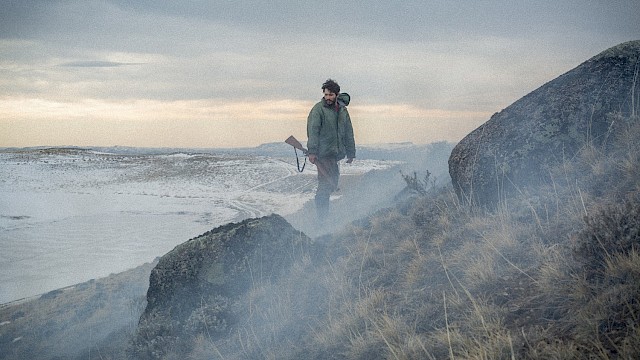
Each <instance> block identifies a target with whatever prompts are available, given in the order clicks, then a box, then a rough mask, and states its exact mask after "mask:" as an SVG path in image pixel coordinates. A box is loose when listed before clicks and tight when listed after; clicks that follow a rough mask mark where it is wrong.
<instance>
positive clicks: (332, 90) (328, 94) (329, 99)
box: [322, 79, 340, 105]
mask: <svg viewBox="0 0 640 360" xmlns="http://www.w3.org/2000/svg"><path fill="white" fill-rule="evenodd" d="M322 92H323V93H324V101H325V102H326V103H327V105H333V104H335V103H336V98H337V97H338V94H340V85H338V83H337V82H335V81H333V80H331V79H328V80H327V81H325V82H324V84H322Z"/></svg>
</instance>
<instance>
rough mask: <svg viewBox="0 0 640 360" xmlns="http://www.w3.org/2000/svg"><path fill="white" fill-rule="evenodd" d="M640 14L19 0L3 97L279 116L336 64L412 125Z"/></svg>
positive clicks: (357, 95)
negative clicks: (238, 108)
mask: <svg viewBox="0 0 640 360" xmlns="http://www.w3.org/2000/svg"><path fill="white" fill-rule="evenodd" d="M638 12H640V2H638V1H631V0H629V1H626V0H625V1H621V0H614V1H612V2H608V3H600V2H587V3H585V2H583V1H578V0H564V1H547V0H543V1H539V2H529V3H514V2H512V1H507V0H489V1H482V2H477V3H473V2H471V3H470V2H463V1H446V2H445V1H434V2H425V1H422V0H407V1H403V2H400V3H398V2H389V1H364V0H360V1H357V0H355V1H337V0H327V1H322V2H318V1H299V2H291V1H288V0H274V1H269V2H264V1H186V2H175V1H155V0H139V1H130V0H110V1H97V0H82V1H81V0H69V1H49V0H20V1H18V0H8V1H5V2H3V4H2V5H0V85H1V86H2V89H3V90H2V93H0V97H4V99H5V102H4V103H5V104H6V105H8V106H11V108H15V106H17V105H19V104H21V102H20V101H18V102H17V103H16V104H17V105H9V104H7V101H9V100H7V99H14V100H15V99H30V100H29V101H34V102H38V101H42V102H44V103H58V104H75V105H73V106H69V107H68V109H74V111H78V113H80V114H86V111H90V110H88V109H91V108H92V107H91V106H89V105H88V104H89V103H91V102H92V101H95V102H98V103H102V104H109V106H108V107H105V108H103V110H104V111H105V114H108V116H112V117H114V118H118V117H121V118H127V119H129V118H135V116H133V115H132V111H133V110H131V108H130V106H131V104H138V105H137V106H136V107H135V108H136V109H138V110H139V109H141V108H142V106H141V105H140V104H153V106H155V107H156V108H157V109H164V110H165V111H166V114H171V115H172V116H173V114H174V112H173V111H174V110H175V111H177V113H176V116H178V115H179V116H182V117H186V116H193V117H194V119H195V117H196V116H198V111H197V109H196V108H195V106H202V107H203V108H202V111H210V112H213V113H216V111H218V110H220V111H222V112H225V111H229V107H233V106H236V105H237V104H245V105H246V106H249V105H250V106H252V107H253V108H245V109H244V111H243V112H234V114H236V116H239V117H241V118H242V119H246V118H247V116H253V117H255V118H256V119H257V118H260V119H270V118H271V116H272V113H273V114H278V115H282V114H281V113H279V112H278V111H277V110H275V109H273V108H270V107H269V106H265V104H277V103H279V102H280V101H283V102H284V103H286V104H289V105H291V106H293V107H294V108H296V109H297V106H299V105H297V104H301V103H305V104H306V103H312V102H315V101H317V100H318V99H319V98H320V96H321V91H320V85H321V84H322V82H323V81H324V80H326V79H327V78H329V77H331V78H335V79H336V80H338V81H339V82H340V84H341V86H342V88H343V89H344V91H346V92H349V93H350V94H351V95H352V98H353V105H354V106H355V107H354V109H356V108H359V107H362V108H367V109H373V108H374V107H377V106H380V107H385V106H389V109H393V111H394V112H393V115H392V116H393V117H395V118H398V119H400V118H406V119H411V120H410V121H409V120H407V121H405V122H404V124H405V125H406V126H411V124H417V123H419V122H418V120H417V118H416V117H415V116H414V115H415V114H416V113H417V114H421V116H424V118H423V120H424V119H431V118H432V117H429V113H428V112H429V111H433V110H429V109H439V111H444V112H446V113H447V114H457V115H456V116H462V118H464V116H463V114H480V113H482V114H490V113H493V112H496V111H499V110H501V109H502V108H504V107H506V106H508V105H509V104H510V103H512V102H513V101H515V100H517V99H518V98H520V97H521V96H523V95H525V94H526V93H528V92H530V91H532V90H534V89H535V88H537V87H539V86H541V85H542V84H544V83H545V82H547V81H550V80H552V79H553V78H555V77H557V76H559V75H560V74H562V73H563V72H566V71H568V70H570V69H572V68H573V67H575V66H577V65H578V64H579V63H581V62H582V61H585V60H587V59H588V58H590V57H591V56H593V55H595V54H597V53H598V52H600V51H602V50H604V49H606V48H607V47H610V46H613V45H616V44H617V43H620V42H623V41H627V40H633V37H637V36H638V34H640V25H639V23H638V22H637V19H636V18H635V14H637V13H638ZM78 104H80V105H78ZM179 104H187V105H185V106H186V108H182V109H181V108H180V106H179ZM292 104H296V105H292ZM399 104H400V105H403V106H405V105H406V106H407V107H405V108H402V107H398V106H399ZM32 105H33V104H32ZM245 105H238V106H245ZM98 107H100V106H98ZM44 108H45V107H41V106H35V107H33V109H32V110H29V112H30V113H32V112H33V111H35V109H42V111H46V110H44ZM54 108H55V107H54ZM415 109H427V110H419V111H418V110H415ZM138 110H136V111H138ZM181 111H182V113H180V112H181ZM234 111H235V110H234ZM295 111H299V110H295ZM425 111H426V113H425ZM56 113H57V112H55V111H54V112H53V113H49V116H51V114H56ZM134 113H135V111H134ZM229 113H231V112H229ZM91 114H93V112H91ZM362 114H364V116H367V117H369V116H371V117H373V116H374V115H373V114H372V113H368V112H363V113H362ZM63 115H64V114H62V113H61V114H60V116H63ZM67 115H68V116H74V115H73V111H71V112H70V113H68V114H67ZM158 115H159V116H160V115H162V112H161V111H160V112H159V113H158ZM431 115H433V114H431ZM33 116H35V115H33ZM41 116H42V117H43V118H44V117H46V116H48V115H47V113H46V112H43V114H42V115H41ZM154 116H155V113H154ZM298 116H300V117H304V116H306V115H304V114H298ZM90 117H93V115H91V116H90ZM0 120H1V119H0ZM485 120H486V119H485ZM376 121H377V124H379V125H380V127H378V130H379V129H384V127H382V125H383V124H384V122H383V121H382V120H380V121H378V120H376ZM478 121H481V120H477V119H476V118H474V120H473V121H472V122H473V123H474V124H475V123H477V122H478ZM420 124H422V123H420ZM461 126H462V125H461ZM462 127H464V128H465V129H466V128H467V126H466V125H464V126H462ZM416 129H417V128H416ZM378 130H375V131H374V133H375V134H377V135H376V136H379V135H380V136H382V135H384V130H381V131H378ZM398 131H399V130H398ZM443 131H444V130H443ZM446 131H449V132H451V133H454V132H455V131H453V130H446ZM405 133H406V134H410V133H411V131H410V130H409V131H405ZM455 133H456V134H458V133H457V132H455ZM442 136H443V137H447V136H448V137H451V136H450V135H448V134H442ZM455 136H458V135H455Z"/></svg>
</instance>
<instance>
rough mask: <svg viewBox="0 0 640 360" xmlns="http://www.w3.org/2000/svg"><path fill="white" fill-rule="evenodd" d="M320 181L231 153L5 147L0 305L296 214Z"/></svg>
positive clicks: (357, 166) (276, 162) (0, 157)
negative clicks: (243, 225)
mask: <svg viewBox="0 0 640 360" xmlns="http://www.w3.org/2000/svg"><path fill="white" fill-rule="evenodd" d="M394 164H395V162H392V161H380V160H360V161H356V162H354V163H353V164H344V163H343V164H342V165H341V172H342V174H343V175H359V174H364V173H366V172H368V171H371V170H372V169H385V168H388V167H391V166H392V165H394ZM315 176H316V172H315V167H314V166H311V165H307V170H305V171H304V172H303V173H298V172H297V170H296V167H295V159H294V158H277V157H268V156H253V155H246V154H244V155H243V154H233V153H229V152H221V153H219V154H215V153H200V152H193V153H192V152H173V153H170V152H167V153H164V154H162V153H160V154H158V153H153V154H140V153H136V154H123V153H111V152H108V151H94V150H83V149H73V148H72V149H63V148H54V149H21V150H8V149H5V150H2V149H0V304H3V303H7V302H10V301H14V300H18V299H22V298H26V297H31V296H35V295H38V294H42V293H45V292H48V291H51V290H54V289H58V288H63V287H66V286H69V285H73V284H77V283H80V282H84V281H87V280H90V279H92V278H99V277H103V276H107V275H109V274H110V273H117V272H121V271H123V270H126V269H129V268H132V267H135V266H138V265H140V264H143V263H145V262H150V261H152V260H153V259H154V258H155V257H157V256H161V255H163V254H165V253H166V252H168V251H170V250H171V249H172V248H173V247H175V246H176V245H178V244H180V243H182V242H184V241H186V240H188V239H190V238H193V237H195V236H198V235H200V234H202V233H204V232H205V231H208V230H211V229H212V228H214V227H217V226H220V225H223V224H226V223H228V222H232V221H234V222H235V221H240V220H243V219H246V218H249V217H258V216H263V215H268V214H271V213H278V214H281V215H287V214H290V213H293V212H295V211H297V210H299V209H300V208H301V207H302V206H303V205H304V203H305V202H307V201H309V200H310V199H312V198H313V193H314V191H315V185H316V180H315Z"/></svg>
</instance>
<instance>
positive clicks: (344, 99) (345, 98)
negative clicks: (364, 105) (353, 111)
mask: <svg viewBox="0 0 640 360" xmlns="http://www.w3.org/2000/svg"><path fill="white" fill-rule="evenodd" d="M350 101H351V96H349V94H347V93H345V92H343V93H340V95H338V103H339V104H342V105H344V106H347V105H349V102H350Z"/></svg>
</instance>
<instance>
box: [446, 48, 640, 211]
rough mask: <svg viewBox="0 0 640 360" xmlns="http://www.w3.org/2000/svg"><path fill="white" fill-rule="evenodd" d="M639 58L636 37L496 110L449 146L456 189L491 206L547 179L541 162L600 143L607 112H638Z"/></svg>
mask: <svg viewBox="0 0 640 360" xmlns="http://www.w3.org/2000/svg"><path fill="white" fill-rule="evenodd" d="M639 60H640V41H632V42H627V43H623V44H621V45H618V46H616V47H613V48H611V49H608V50H606V51H604V52H602V53H601V54H599V55H597V56H595V57H593V58H591V59H590V60H588V61H586V62H585V63H583V64H581V65H580V66H578V67H576V68H575V69H573V70H571V71H569V72H567V73H565V74H564V75H561V76H560V77H558V78H556V79H555V80H553V81H551V82H549V83H547V84H545V85H543V86H542V87H540V88H538V89H537V90H535V91H533V92H531V93H530V94H528V95H526V96H525V97H523V98H521V99H520V100H518V101H516V102H515V103H513V104H512V105H510V106H509V107H507V108H506V109H504V110H502V111H501V112H499V113H496V114H494V115H493V116H492V117H491V119H489V121H487V122H486V123H484V124H483V125H482V126H480V127H479V128H477V129H476V130H474V131H473V132H471V133H470V134H469V135H467V136H466V137H465V138H464V139H462V140H461V141H460V143H458V145H457V146H456V147H455V148H454V149H453V151H452V153H451V156H450V158H449V174H450V175H451V179H452V181H453V185H454V188H455V190H456V192H457V194H458V196H459V197H460V198H461V199H463V200H467V201H471V202H473V203H476V204H479V205H481V206H487V207H493V206H495V204H497V203H498V202H499V201H500V200H501V199H504V198H505V197H508V196H510V195H512V194H513V193H514V192H516V191H518V190H520V191H522V190H525V189H527V188H528V187H532V186H536V185H539V184H540V183H542V182H545V181H546V180H547V176H548V171H547V170H548V169H549V168H550V167H552V166H554V165H557V164H559V163H561V162H562V161H564V160H565V159H569V158H571V157H572V156H573V155H574V154H575V153H576V152H577V151H578V150H579V149H580V147H581V146H584V145H585V144H592V145H595V146H602V145H603V144H604V142H605V140H606V137H607V132H608V131H609V129H610V126H611V125H612V123H613V119H614V117H613V116H611V115H612V114H614V113H617V114H619V115H622V116H629V115H631V114H632V113H636V114H637V111H638V107H639V104H638V102H639V101H638V100H639V98H638V94H640V79H639V78H638V69H639V67H640V62H639ZM634 108H635V110H634Z"/></svg>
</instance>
